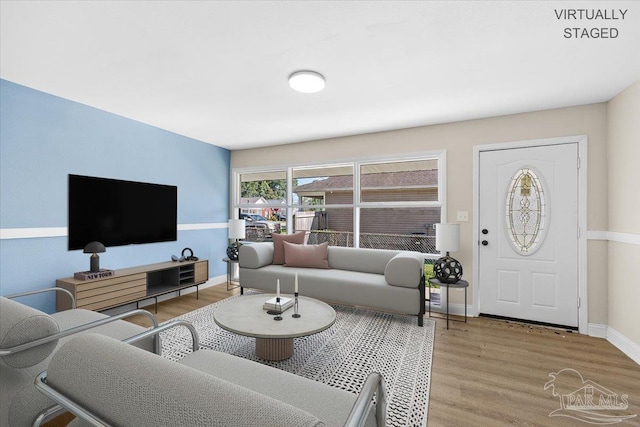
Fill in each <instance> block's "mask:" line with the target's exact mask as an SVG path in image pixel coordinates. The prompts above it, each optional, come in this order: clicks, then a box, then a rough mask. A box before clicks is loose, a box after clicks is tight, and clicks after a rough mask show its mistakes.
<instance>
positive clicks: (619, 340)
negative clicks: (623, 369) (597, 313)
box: [607, 327, 640, 365]
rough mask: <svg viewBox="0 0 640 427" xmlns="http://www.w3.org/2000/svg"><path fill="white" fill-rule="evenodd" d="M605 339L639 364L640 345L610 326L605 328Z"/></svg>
mask: <svg viewBox="0 0 640 427" xmlns="http://www.w3.org/2000/svg"><path fill="white" fill-rule="evenodd" d="M607 341H609V342H610V343H611V344H613V345H615V346H616V347H618V349H619V350H620V351H622V352H623V353H624V354H626V355H627V356H629V357H630V358H631V360H633V361H634V362H636V363H637V364H638V365H640V345H638V344H636V343H634V342H633V341H631V340H630V339H629V338H627V337H625V336H624V335H622V334H621V333H620V332H618V331H616V330H615V329H613V328H612V327H608V328H607Z"/></svg>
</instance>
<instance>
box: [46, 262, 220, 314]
mask: <svg viewBox="0 0 640 427" xmlns="http://www.w3.org/2000/svg"><path fill="white" fill-rule="evenodd" d="M208 278H209V261H207V260H199V261H184V262H161V263H158V264H150V265H142V266H139V267H131V268H123V269H121V270H115V275H113V276H111V277H105V278H100V279H94V280H77V279H74V278H73V277H68V278H64V279H58V280H56V286H58V287H60V288H64V289H67V290H68V291H69V292H71V293H72V294H73V296H74V297H75V299H76V307H77V308H84V309H87V310H95V311H100V310H106V309H109V308H113V307H117V306H120V305H125V304H130V303H134V302H135V303H136V305H137V303H138V302H140V301H143V300H145V299H150V298H154V299H155V302H156V312H157V311H158V297H159V296H160V295H165V294H168V293H171V292H176V291H177V292H178V294H179V293H180V291H181V290H183V289H186V288H190V287H192V286H195V287H196V297H198V296H199V295H198V291H199V288H198V286H199V285H201V284H203V283H205V282H206V281H207V280H208ZM56 307H57V309H58V311H61V310H67V309H69V308H71V306H70V301H69V299H68V298H64V295H63V296H62V297H61V298H57V299H56Z"/></svg>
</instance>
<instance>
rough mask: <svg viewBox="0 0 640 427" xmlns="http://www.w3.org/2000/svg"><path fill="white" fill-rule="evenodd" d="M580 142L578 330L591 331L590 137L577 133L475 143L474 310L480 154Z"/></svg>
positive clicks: (477, 304) (475, 300) (474, 308)
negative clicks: (588, 151) (589, 279)
mask: <svg viewBox="0 0 640 427" xmlns="http://www.w3.org/2000/svg"><path fill="white" fill-rule="evenodd" d="M571 143H577V144H578V162H579V163H578V164H579V168H578V230H576V233H578V304H579V307H578V331H579V332H580V333H581V334H587V333H588V325H589V319H588V314H589V310H588V308H589V304H588V300H587V294H588V289H587V136H586V135H574V136H563V137H558V138H545V139H531V140H523V141H513V142H504V143H497V144H483V145H475V146H474V147H473V226H472V239H473V240H472V245H471V247H472V250H473V253H472V260H473V261H472V263H473V271H472V273H471V277H472V280H473V282H472V283H473V301H472V307H471V312H472V313H473V314H474V315H476V316H477V315H478V314H479V313H480V298H479V294H480V292H479V285H480V270H479V268H478V265H479V264H478V263H479V257H480V252H479V245H480V239H479V237H478V236H479V235H480V229H479V218H478V216H479V213H480V153H481V152H483V151H495V150H507V149H513V148H528V147H541V146H546V145H559V144H571Z"/></svg>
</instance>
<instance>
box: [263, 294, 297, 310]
mask: <svg viewBox="0 0 640 427" xmlns="http://www.w3.org/2000/svg"><path fill="white" fill-rule="evenodd" d="M291 306H293V298H287V297H280V304H279V305H278V306H276V297H273V298H271V299H270V300H267V301H265V302H264V304H263V305H262V308H263V309H264V310H271V311H281V312H282V311H285V310H286V309H288V308H290V307H291Z"/></svg>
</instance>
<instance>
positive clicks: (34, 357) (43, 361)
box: [0, 288, 159, 427]
mask: <svg viewBox="0 0 640 427" xmlns="http://www.w3.org/2000/svg"><path fill="white" fill-rule="evenodd" d="M48 291H57V292H65V293H68V291H66V290H65V289H60V288H49V289H42V290H40V291H36V292H28V293H25V294H20V295H12V296H10V297H9V298H15V297H19V296H26V295H30V294H34V293H39V292H48ZM69 297H70V298H72V300H73V297H72V296H71V295H70V294H69ZM9 298H5V297H0V426H11V427H22V426H25V427H26V426H31V425H33V422H34V420H35V419H36V417H37V416H38V414H40V413H41V411H43V410H45V409H47V408H50V407H53V406H55V404H54V402H53V401H51V400H49V399H47V398H46V397H45V396H44V395H42V394H41V393H38V392H37V390H36V388H35V386H34V379H35V377H36V376H37V375H38V374H39V373H40V372H42V371H43V370H45V369H47V366H48V365H49V361H50V360H51V358H52V355H53V354H55V353H56V351H57V350H58V349H59V348H60V346H61V345H62V344H64V343H65V342H66V341H68V340H69V339H70V337H71V336H74V335H77V334H82V333H84V332H85V331H88V330H91V331H92V332H96V333H100V334H103V335H108V336H110V337H114V338H117V339H125V338H129V337H131V336H133V335H137V334H139V333H141V332H143V331H145V330H146V328H143V327H142V326H138V325H134V324H132V323H130V322H127V321H124V320H121V319H124V318H126V317H130V316H133V315H144V316H147V317H148V318H149V319H150V323H152V324H153V326H157V322H156V320H155V318H154V317H153V315H151V314H150V313H149V312H147V311H144V310H134V311H132V312H127V313H123V314H121V315H117V316H107V315H105V314H101V313H97V312H94V311H89V310H83V309H71V310H66V311H61V312H58V313H53V314H51V315H48V314H46V313H43V312H41V311H39V310H36V309H34V308H31V307H29V306H27V305H24V304H22V303H20V302H17V301H13V300H12V299H9ZM138 345H139V346H141V347H143V348H145V349H146V350H149V351H154V352H157V351H159V340H155V341H154V339H153V338H149V339H146V340H145V341H143V342H140V343H139V344H138ZM57 413H59V411H56V410H55V409H54V410H52V411H51V413H50V414H49V417H50V416H55V415H56V414H57Z"/></svg>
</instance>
